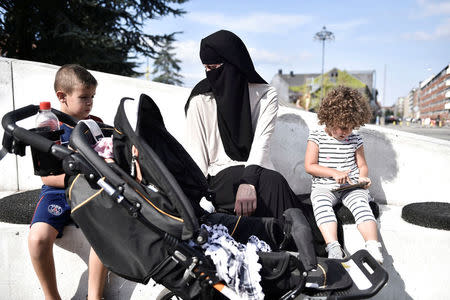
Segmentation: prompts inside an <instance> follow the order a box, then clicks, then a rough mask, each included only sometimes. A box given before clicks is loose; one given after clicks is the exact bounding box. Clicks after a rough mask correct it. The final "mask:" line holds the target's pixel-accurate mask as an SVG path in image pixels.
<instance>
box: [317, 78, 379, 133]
mask: <svg viewBox="0 0 450 300" xmlns="http://www.w3.org/2000/svg"><path fill="white" fill-rule="evenodd" d="M317 117H318V118H319V124H325V125H326V126H327V127H341V128H345V127H347V128H358V127H359V126H362V125H364V124H366V123H368V122H369V121H370V119H371V117H372V112H371V109H370V106H369V102H368V101H367V99H366V98H365V97H364V96H363V95H362V94H361V93H360V92H359V91H358V90H356V89H353V88H350V87H346V86H338V87H336V88H334V89H333V90H332V91H331V92H329V93H328V94H327V96H326V97H325V98H324V99H323V100H322V104H321V105H320V108H319V113H318V114H317Z"/></svg>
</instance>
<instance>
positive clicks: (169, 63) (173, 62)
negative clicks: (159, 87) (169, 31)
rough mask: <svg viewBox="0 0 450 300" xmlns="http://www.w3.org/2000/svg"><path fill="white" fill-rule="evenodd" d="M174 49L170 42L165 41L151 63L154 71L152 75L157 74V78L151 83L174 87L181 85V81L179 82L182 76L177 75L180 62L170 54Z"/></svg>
mask: <svg viewBox="0 0 450 300" xmlns="http://www.w3.org/2000/svg"><path fill="white" fill-rule="evenodd" d="M174 49H175V48H174V47H173V46H172V42H171V41H166V42H165V43H164V45H163V46H162V48H161V51H160V52H159V53H158V55H157V56H156V58H155V61H154V62H153V66H154V69H153V71H152V74H153V75H157V74H159V75H158V76H157V77H155V78H153V81H156V82H162V83H167V84H174V85H182V84H183V81H182V80H181V78H183V76H181V75H180V74H178V72H179V71H180V70H181V68H180V66H179V63H180V62H181V60H179V59H177V58H175V54H173V53H172V51H173V50H174Z"/></svg>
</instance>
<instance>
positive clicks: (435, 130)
mask: <svg viewBox="0 0 450 300" xmlns="http://www.w3.org/2000/svg"><path fill="white" fill-rule="evenodd" d="M384 127H386V128H390V129H395V130H401V131H406V132H410V133H415V134H419V135H424V136H428V137H433V138H437V139H441V140H446V141H450V127H449V126H444V127H425V126H420V125H418V124H411V125H409V126H406V125H398V124H397V125H393V124H387V125H384Z"/></svg>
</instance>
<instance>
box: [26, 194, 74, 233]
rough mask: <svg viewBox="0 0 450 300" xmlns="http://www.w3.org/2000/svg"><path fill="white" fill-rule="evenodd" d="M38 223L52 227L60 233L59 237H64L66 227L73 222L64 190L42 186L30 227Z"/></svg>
mask: <svg viewBox="0 0 450 300" xmlns="http://www.w3.org/2000/svg"><path fill="white" fill-rule="evenodd" d="M37 222H43V223H47V224H49V225H51V226H52V227H54V228H55V229H56V230H57V231H58V237H61V236H62V232H63V228H64V226H66V225H67V224H69V223H71V222H72V219H71V218H70V206H69V204H68V203H67V201H66V194H65V191H64V189H55V188H52V187H48V186H46V185H44V186H42V190H41V193H40V195H39V202H38V204H37V205H36V209H35V211H34V215H33V219H32V220H31V224H30V226H31V225H33V224H34V223H37Z"/></svg>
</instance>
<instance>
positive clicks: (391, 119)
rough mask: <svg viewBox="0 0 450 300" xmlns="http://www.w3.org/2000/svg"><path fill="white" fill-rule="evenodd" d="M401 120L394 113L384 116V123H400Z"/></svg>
mask: <svg viewBox="0 0 450 300" xmlns="http://www.w3.org/2000/svg"><path fill="white" fill-rule="evenodd" d="M399 121H400V119H399V118H398V117H396V116H394V115H390V116H387V117H385V118H384V123H386V124H389V123H393V122H395V123H398V122H399Z"/></svg>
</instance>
